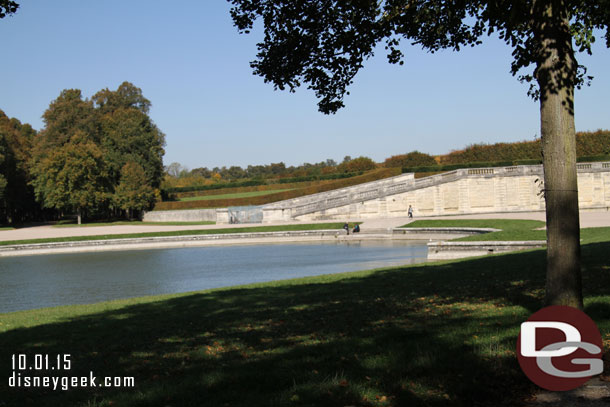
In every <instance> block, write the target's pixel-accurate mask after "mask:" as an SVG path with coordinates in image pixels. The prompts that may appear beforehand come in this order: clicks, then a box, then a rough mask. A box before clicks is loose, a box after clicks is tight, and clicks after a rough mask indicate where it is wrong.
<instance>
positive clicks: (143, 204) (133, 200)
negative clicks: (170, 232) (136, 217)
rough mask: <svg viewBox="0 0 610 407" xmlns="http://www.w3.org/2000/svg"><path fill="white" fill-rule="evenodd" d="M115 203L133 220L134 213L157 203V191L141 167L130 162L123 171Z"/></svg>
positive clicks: (114, 197)
mask: <svg viewBox="0 0 610 407" xmlns="http://www.w3.org/2000/svg"><path fill="white" fill-rule="evenodd" d="M113 201H114V202H115V204H116V205H117V206H118V207H119V208H121V209H124V210H125V211H126V212H127V218H128V219H131V215H132V213H133V212H132V211H134V210H135V211H143V210H145V209H148V208H150V207H151V206H152V204H153V203H154V202H155V191H154V189H153V188H152V187H151V186H150V181H149V180H148V179H147V177H146V173H145V172H144V169H143V168H142V166H141V165H139V164H138V163H135V162H133V161H128V162H127V163H126V164H125V165H124V166H123V168H122V169H121V182H120V183H119V185H118V186H117V187H116V189H115V191H114V196H113Z"/></svg>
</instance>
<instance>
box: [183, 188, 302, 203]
mask: <svg viewBox="0 0 610 407" xmlns="http://www.w3.org/2000/svg"><path fill="white" fill-rule="evenodd" d="M285 191H292V188H289V189H272V190H269V191H250V192H235V193H231V194H219V195H202V196H188V197H184V198H179V199H178V200H179V201H182V202H188V201H208V200H211V199H233V198H251V197H253V196H263V195H270V194H276V193H278V192H285Z"/></svg>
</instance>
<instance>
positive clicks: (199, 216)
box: [143, 209, 228, 223]
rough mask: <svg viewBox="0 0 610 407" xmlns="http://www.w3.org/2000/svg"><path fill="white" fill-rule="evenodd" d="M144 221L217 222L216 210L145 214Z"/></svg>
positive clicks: (152, 212)
mask: <svg viewBox="0 0 610 407" xmlns="http://www.w3.org/2000/svg"><path fill="white" fill-rule="evenodd" d="M143 220H144V222H216V209H191V210H182V211H151V212H146V213H145V214H144V217H143ZM227 223H228V221H227Z"/></svg>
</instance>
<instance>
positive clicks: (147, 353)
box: [0, 228, 610, 407]
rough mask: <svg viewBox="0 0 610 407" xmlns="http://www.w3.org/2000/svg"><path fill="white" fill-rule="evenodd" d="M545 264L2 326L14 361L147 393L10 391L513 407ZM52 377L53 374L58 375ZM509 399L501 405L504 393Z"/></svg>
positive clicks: (48, 397) (521, 390)
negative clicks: (59, 363) (127, 384)
mask: <svg viewBox="0 0 610 407" xmlns="http://www.w3.org/2000/svg"><path fill="white" fill-rule="evenodd" d="M609 233H610V231H609V230H608V228H606V231H605V232H603V233H602V232H600V234H599V235H598V238H600V239H605V240H606V241H605V242H600V243H591V244H588V245H585V246H583V248H582V253H583V287H584V293H585V296H586V311H587V312H588V314H589V315H590V316H591V317H592V318H593V319H594V320H595V321H596V323H597V324H598V327H599V328H600V331H601V332H602V335H603V337H604V341H605V344H606V349H608V345H610V292H609V290H608V287H609V286H610V267H609V266H608V262H607V259H608V256H607V253H608V252H609V251H610V242H609V241H608V240H610V239H609V238H608V235H609ZM544 258H545V253H544V251H542V250H537V251H529V252H521V253H514V254H506V255H498V256H489V257H484V258H476V259H466V260H459V261H453V262H441V263H434V264H425V265H414V266H408V267H398V268H391V269H382V270H373V271H365V272H357V273H348V274H343V275H332V276H321V277H313V278H306V279H299V280H291V281H283V282H273V283H266V284H257V285H251V286H246V287H235V288H231V289H223V290H213V291H208V292H201V293H190V294H182V295H172V296H163V297H146V298H140V299H131V300H122V301H114V302H109V303H101V304H94V305H86V306H71V307H58V308H50V309H42V310H33V311H25V312H18V313H11V314H3V315H0V332H2V333H0V360H3V361H5V363H3V366H4V367H5V371H4V372H5V374H4V376H5V377H6V376H8V375H10V373H11V372H9V371H8V365H9V363H8V361H9V360H10V355H11V354H13V353H26V354H28V355H30V357H32V355H33V354H41V353H42V354H52V355H54V354H57V353H59V354H64V353H70V354H72V362H73V363H72V365H73V369H72V370H71V371H70V372H69V373H70V375H88V373H89V371H93V372H94V374H95V375H97V376H106V375H107V376H133V377H135V380H136V386H137V388H136V389H135V390H133V389H99V388H98V389H95V390H93V391H90V390H71V391H68V392H60V391H57V392H53V391H46V392H45V391H33V390H31V389H26V390H24V389H20V390H15V389H7V388H6V386H7V380H6V379H5V380H2V381H1V382H0V394H3V395H5V396H4V401H5V402H7V403H8V405H33V406H56V405H62V406H111V405H112V406H123V405H130V406H200V405H209V406H217V405H220V406H223V405H230V406H268V405H287V406H288V405H289V406H345V405H358V406H399V405H400V406H405V405H414V406H417V405H428V406H439V407H440V406H462V405H489V406H491V405H517V404H518V403H519V402H520V401H521V400H523V398H525V397H527V395H528V394H530V392H531V391H532V389H533V387H532V385H531V384H530V383H529V381H528V380H527V379H526V378H525V377H524V375H523V374H522V373H521V371H520V369H519V366H518V364H517V362H516V358H515V342H516V336H517V334H518V330H519V324H520V323H521V322H523V321H524V320H525V319H526V318H527V317H528V316H529V315H530V314H531V313H532V312H534V311H536V310H537V309H539V308H540V307H541V306H542V297H543V286H544V268H545V267H544V263H545V260H544ZM47 374H48V373H47ZM499 390H500V391H499Z"/></svg>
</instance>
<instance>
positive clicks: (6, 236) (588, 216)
mask: <svg viewBox="0 0 610 407" xmlns="http://www.w3.org/2000/svg"><path fill="white" fill-rule="evenodd" d="M544 216H545V215H544V212H522V213H489V214H478V215H459V216H434V217H418V216H416V217H415V218H414V219H409V218H407V217H402V218H382V219H367V220H365V221H364V222H363V224H362V226H361V228H362V231H363V232H365V231H377V232H380V231H388V230H389V229H392V228H395V227H398V226H402V225H405V224H407V223H410V222H411V221H413V220H420V219H535V220H542V221H544ZM353 220H354V219H350V221H353ZM329 222H337V221H313V222H307V223H329ZM291 223H292V224H302V223H304V222H298V221H297V222H284V223H269V224H265V225H264V226H271V225H287V224H291ZM256 226H261V224H243V225H185V226H167V225H116V226H88V227H53V226H48V225H47V226H33V227H25V228H19V229H13V230H2V231H0V241H6V240H26V239H42V238H56V237H69V236H98V235H114V234H127V233H145V232H170V231H177V230H201V229H226V228H234V227H256ZM580 226H581V227H583V228H591V227H601V226H610V211H595V212H593V211H585V212H581V214H580Z"/></svg>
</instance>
